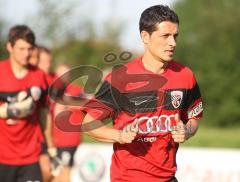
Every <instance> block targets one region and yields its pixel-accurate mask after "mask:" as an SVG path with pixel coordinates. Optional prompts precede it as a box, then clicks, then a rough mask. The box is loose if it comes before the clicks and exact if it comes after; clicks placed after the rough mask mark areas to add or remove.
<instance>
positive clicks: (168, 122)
mask: <svg viewBox="0 0 240 182" xmlns="http://www.w3.org/2000/svg"><path fill="white" fill-rule="evenodd" d="M135 120H137V121H138V127H139V129H138V133H139V134H155V133H164V132H169V131H172V130H171V127H172V126H174V125H176V124H175V120H174V115H169V116H168V115H161V116H152V117H148V116H143V117H140V118H136V119H135Z"/></svg>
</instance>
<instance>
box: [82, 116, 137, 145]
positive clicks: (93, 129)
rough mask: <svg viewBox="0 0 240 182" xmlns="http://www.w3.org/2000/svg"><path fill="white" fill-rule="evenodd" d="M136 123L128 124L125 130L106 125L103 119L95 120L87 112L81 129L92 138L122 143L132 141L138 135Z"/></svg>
mask: <svg viewBox="0 0 240 182" xmlns="http://www.w3.org/2000/svg"><path fill="white" fill-rule="evenodd" d="M135 124H136V123H131V124H129V125H127V126H126V127H125V128H124V129H123V130H117V129H114V128H112V127H109V126H106V125H105V124H104V123H103V122H102V121H100V120H95V119H94V118H93V117H92V116H91V115H90V114H86V116H85V117H84V119H83V123H82V128H81V130H82V131H83V132H85V133H86V134H88V135H90V136H91V137H92V138H94V139H96V140H98V141H101V142H108V143H115V142H119V143H121V144H124V143H131V142H132V141H133V140H134V138H135V137H136V133H137V129H136V128H134V125H135Z"/></svg>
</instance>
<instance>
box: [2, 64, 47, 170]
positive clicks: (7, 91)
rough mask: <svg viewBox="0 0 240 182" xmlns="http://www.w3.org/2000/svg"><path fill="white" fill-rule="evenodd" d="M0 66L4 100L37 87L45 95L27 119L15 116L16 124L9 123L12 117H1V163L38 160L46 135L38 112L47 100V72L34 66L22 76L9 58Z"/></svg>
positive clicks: (27, 162) (9, 99) (12, 163)
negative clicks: (14, 71)
mask: <svg viewBox="0 0 240 182" xmlns="http://www.w3.org/2000/svg"><path fill="white" fill-rule="evenodd" d="M0 68H1V72H0V103H3V102H12V101H13V100H14V98H15V97H16V96H17V95H18V93H19V92H21V91H26V92H29V90H30V89H31V88H33V87H35V88H36V87H37V88H39V90H41V97H40V99H39V100H38V101H37V103H36V105H37V107H36V109H35V111H34V112H33V113H32V114H31V115H29V116H28V117H26V118H24V119H14V120H17V122H16V124H14V125H9V124H8V122H7V121H8V120H9V119H2V118H0V163H3V164H10V165H23V164H30V163H33V162H37V161H38V157H39V154H40V151H41V146H40V141H41V140H42V137H43V136H42V133H41V128H40V122H39V118H38V115H37V112H38V109H39V107H43V106H44V105H45V104H46V103H45V102H46V93H47V92H46V90H47V82H46V75H45V74H44V73H43V72H42V71H41V70H39V69H37V68H35V67H31V66H30V67H29V69H28V73H27V74H26V76H24V77H23V78H21V79H18V78H16V77H15V75H14V73H13V71H12V68H11V65H10V61H9V60H6V61H1V62H0Z"/></svg>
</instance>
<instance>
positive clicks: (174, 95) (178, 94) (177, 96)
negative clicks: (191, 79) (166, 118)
mask: <svg viewBox="0 0 240 182" xmlns="http://www.w3.org/2000/svg"><path fill="white" fill-rule="evenodd" d="M182 98H183V92H182V91H178V90H175V91H172V92H171V101H172V105H173V107H174V108H175V109H177V108H178V107H179V106H180V105H181V102H182Z"/></svg>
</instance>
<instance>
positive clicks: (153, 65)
mask: <svg viewBox="0 0 240 182" xmlns="http://www.w3.org/2000/svg"><path fill="white" fill-rule="evenodd" d="M142 63H143V65H144V67H145V68H146V69H147V70H149V71H151V72H153V73H156V74H162V73H163V72H164V71H165V68H166V67H167V64H168V62H165V61H163V60H160V59H159V58H156V57H154V56H152V55H151V54H144V55H143V57H142Z"/></svg>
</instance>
